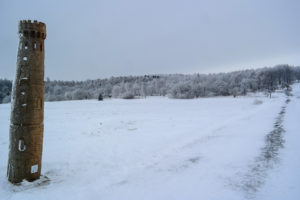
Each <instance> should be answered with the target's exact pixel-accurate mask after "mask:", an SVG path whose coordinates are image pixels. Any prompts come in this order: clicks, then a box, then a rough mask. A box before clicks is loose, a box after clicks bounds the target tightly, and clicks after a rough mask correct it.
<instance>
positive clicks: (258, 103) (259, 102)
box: [253, 99, 263, 105]
mask: <svg viewBox="0 0 300 200" xmlns="http://www.w3.org/2000/svg"><path fill="white" fill-rule="evenodd" d="M262 103H263V101H262V100H258V99H255V100H254V102H253V104H254V105H260V104H262Z"/></svg>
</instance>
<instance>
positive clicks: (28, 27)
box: [19, 20, 46, 40]
mask: <svg viewBox="0 0 300 200" xmlns="http://www.w3.org/2000/svg"><path fill="white" fill-rule="evenodd" d="M19 34H20V37H22V36H24V37H30V38H37V39H39V38H41V39H43V40H44V39H46V24H45V23H43V22H38V21H37V20H34V21H31V20H20V21H19Z"/></svg>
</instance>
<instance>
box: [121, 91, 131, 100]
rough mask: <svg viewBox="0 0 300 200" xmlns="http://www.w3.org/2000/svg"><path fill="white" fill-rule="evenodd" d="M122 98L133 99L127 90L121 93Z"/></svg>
mask: <svg viewBox="0 0 300 200" xmlns="http://www.w3.org/2000/svg"><path fill="white" fill-rule="evenodd" d="M122 99H134V95H133V94H131V93H129V92H128V93H125V94H123V95H122Z"/></svg>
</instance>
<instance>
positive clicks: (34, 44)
mask: <svg viewBox="0 0 300 200" xmlns="http://www.w3.org/2000/svg"><path fill="white" fill-rule="evenodd" d="M32 46H33V50H35V49H36V42H33V45H32Z"/></svg>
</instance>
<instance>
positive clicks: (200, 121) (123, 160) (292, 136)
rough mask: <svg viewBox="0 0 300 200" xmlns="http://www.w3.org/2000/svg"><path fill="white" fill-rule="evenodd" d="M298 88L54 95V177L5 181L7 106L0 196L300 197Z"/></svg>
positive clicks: (59, 199)
mask: <svg viewBox="0 0 300 200" xmlns="http://www.w3.org/2000/svg"><path fill="white" fill-rule="evenodd" d="M293 94H294V96H292V97H289V99H290V102H289V101H287V98H288V97H286V96H285V95H284V94H283V93H277V94H275V95H273V98H271V99H270V98H266V97H263V96H262V95H260V96H249V97H240V98H232V97H218V98H202V99H194V100H174V99H167V98H147V99H136V100H121V99H119V100H116V99H114V100H106V101H103V102H98V101H95V100H88V101H69V102H51V103H46V104H45V132H44V151H43V167H42V174H43V175H44V176H46V177H48V178H49V180H48V179H47V178H45V177H43V178H42V179H41V180H40V181H36V182H33V183H29V182H23V183H22V185H21V186H14V185H11V184H10V183H9V182H8V181H7V180H6V162H7V154H8V131H9V114H10V105H9V104H2V105H0V133H1V134H0V199H1V200H2V199H3V200H6V199H22V200H27V199H28V200H29V199H30V200H34V199H39V200H43V199H51V200H53V199H55V200H67V199H70V200H77V199H78V200H82V199H87V200H89V199H91V200H94V199H95V200H99V199H105V200H110V199H122V200H125V199H126V200H127V199H128V200H135V199H137V200H141V199H149V200H150V199H151V200H166V199H172V200H173V199H181V200H183V199H189V200H192V199H197V200H198V199H207V200H215V199H217V200H224V199H225V200H227V199H228V200H234V199H266V200H267V199H272V200H274V199H289V200H292V199H299V198H300V173H299V168H300V158H299V155H298V153H299V152H300V145H299V142H300V136H299V133H300V124H299V119H300V85H299V84H296V85H294V89H293ZM280 113H281V114H280ZM274 123H277V124H275V125H274ZM278 130H279V131H278ZM284 130H285V132H284ZM268 138H269V139H268ZM270 141H271V142H270ZM273 141H277V142H275V143H273ZM269 154H270V155H271V156H270V157H269Z"/></svg>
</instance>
